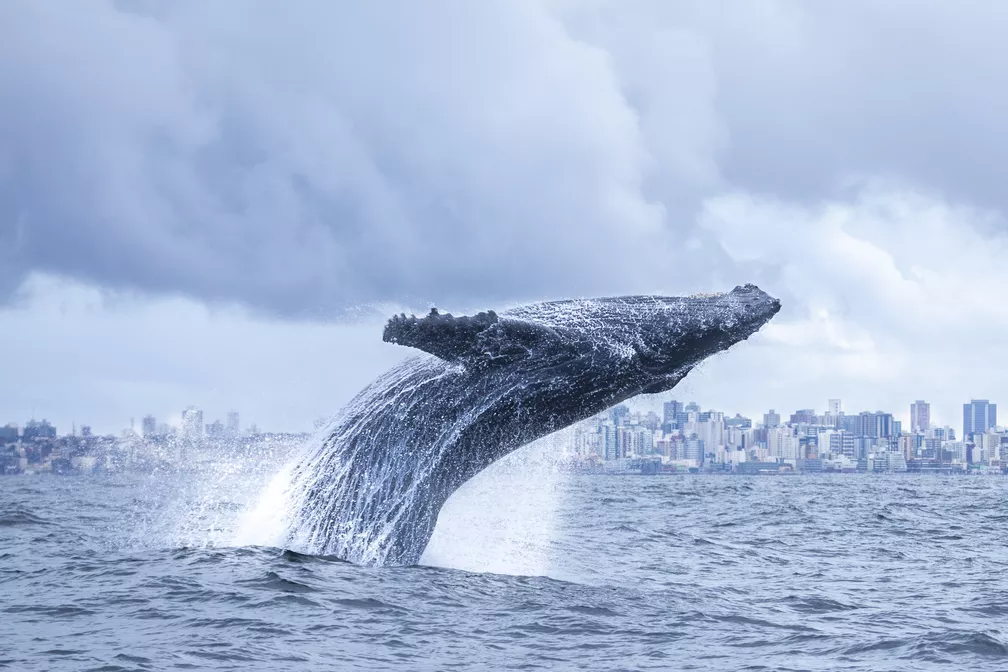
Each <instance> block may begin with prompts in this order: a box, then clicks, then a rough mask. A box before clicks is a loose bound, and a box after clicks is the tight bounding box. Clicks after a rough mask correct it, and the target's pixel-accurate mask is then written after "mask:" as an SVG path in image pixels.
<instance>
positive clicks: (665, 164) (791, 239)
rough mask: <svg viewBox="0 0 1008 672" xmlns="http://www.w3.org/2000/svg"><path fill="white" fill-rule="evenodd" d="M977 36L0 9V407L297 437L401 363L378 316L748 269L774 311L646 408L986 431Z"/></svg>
mask: <svg viewBox="0 0 1008 672" xmlns="http://www.w3.org/2000/svg"><path fill="white" fill-rule="evenodd" d="M1006 29H1008V5H1005V4H1001V3H990V2H969V1H967V2H961V3H954V5H953V4H952V3H947V2H942V1H938V0H935V1H932V0H891V1H890V2H886V3H876V2H868V1H860V2H859V1H850V2H844V3H810V2H790V1H784V0H779V1H760V0H753V1H752V2H746V3H741V2H711V1H710V0H704V1H698V2H689V1H681V2H667V1H666V0H636V1H635V0H626V1H624V0H619V1H616V0H611V1H604V0H536V1H532V0H500V1H493V0H486V1H485V2H480V3H473V2H466V1H464V0H430V1H429V2H425V3H415V2H408V1H406V0H402V1H391V0H390V1H380V0H379V1H376V2H370V3H349V2H331V1H329V0H318V1H315V0H300V1H299V2H297V3H276V2H257V1H254V0H247V1H246V0H243V1H237V0H233V1H232V0H219V1H218V2H213V3H207V2H203V1H202V0H175V1H173V2H161V1H159V0H119V1H112V0H77V1H76V2H73V3H66V2H63V3H60V2H48V1H43V2H39V1H37V0H8V1H7V2H3V3H0V109H2V110H3V114H2V115H0V367H2V370H3V371H4V375H3V376H2V380H3V382H2V383H0V423H3V422H6V421H12V422H16V423H19V424H23V423H24V422H25V421H26V420H27V419H28V418H30V417H33V416H34V417H36V418H42V417H46V418H48V419H50V420H51V421H53V422H54V423H56V424H57V427H58V429H59V430H60V432H64V431H69V430H70V428H71V427H72V426H73V425H74V424H76V425H77V426H79V425H81V424H89V425H91V426H92V427H93V428H94V429H95V430H96V431H101V432H118V431H119V430H121V429H123V428H125V427H128V426H129V423H130V419H131V418H133V419H134V421H135V422H136V424H137V426H139V422H140V418H142V417H143V416H144V415H146V414H148V413H152V414H154V415H156V416H157V417H158V418H159V420H162V421H167V422H177V420H178V417H179V416H180V414H181V411H182V409H183V408H185V407H186V406H189V405H197V406H200V407H202V408H203V409H204V410H205V418H206V421H208V422H209V421H212V420H213V419H215V418H220V419H222V420H223V419H224V417H225V414H226V413H227V412H228V411H230V410H237V411H239V412H240V413H241V415H242V419H243V423H244V424H246V425H247V424H249V423H252V422H255V423H256V424H257V425H259V426H260V427H262V428H265V429H272V430H278V431H279V430H299V429H308V428H310V427H311V424H312V422H313V421H314V420H315V419H316V418H319V417H321V416H326V415H330V414H332V413H335V412H337V411H338V409H339V407H340V406H341V405H342V404H343V403H345V402H346V401H347V400H348V399H349V398H350V397H351V396H352V395H353V394H354V393H356V392H357V391H358V390H359V389H361V388H362V387H363V386H364V385H366V384H367V382H369V381H370V380H371V379H372V378H373V377H374V376H376V375H377V374H379V373H381V372H382V371H383V370H384V369H386V368H387V367H388V366H389V365H391V364H392V363H394V362H396V361H399V360H400V359H401V358H402V357H404V356H406V355H408V354H409V353H408V351H406V350H405V349H403V348H399V347H397V346H393V345H387V344H384V343H382V342H381V329H382V325H383V322H384V319H385V318H386V317H387V315H388V314H390V313H391V312H393V311H399V310H406V311H411V310H413V311H418V312H419V311H424V310H426V309H428V308H429V307H430V306H432V305H436V306H438V307H439V308H441V309H444V310H451V311H453V312H456V313H458V312H471V311H475V310H485V309H487V308H493V309H501V308H504V307H507V306H511V305H517V304H521V303H525V302H529V301H538V300H544V299H555V298H564V297H570V296H599V295H618V294H626V293H660V294H682V293H690V292H696V291H719V290H729V289H731V288H732V287H734V286H735V285H737V284H742V283H745V282H753V283H756V284H758V285H759V286H760V287H762V288H763V289H765V290H766V291H768V292H769V293H771V294H773V295H775V296H778V297H779V298H780V299H781V300H782V302H783V306H784V307H783V309H782V311H781V313H780V314H779V315H778V316H777V317H776V318H775V319H774V320H773V322H772V323H771V324H770V325H768V326H767V327H766V328H765V329H764V330H763V331H762V332H760V334H758V335H757V336H756V337H754V338H753V339H751V340H750V341H748V342H746V343H745V344H743V345H740V346H738V347H736V348H734V349H732V350H731V351H730V352H729V353H726V354H724V355H720V356H718V357H716V358H714V359H713V360H711V361H710V362H709V363H708V364H707V365H705V366H704V367H702V368H701V369H700V370H698V371H695V372H694V373H692V374H690V376H689V377H688V378H687V380H686V381H685V382H684V383H683V384H682V385H681V386H680V388H677V390H676V391H675V393H674V396H677V397H679V398H683V399H686V398H695V399H696V400H697V401H698V402H700V403H701V404H703V405H704V406H705V407H711V406H713V407H715V408H718V409H720V410H724V411H726V412H730V413H734V412H736V411H740V412H742V413H746V414H750V415H752V416H754V417H760V416H761V414H762V413H763V412H764V411H766V410H767V409H768V408H770V407H774V408H776V409H778V410H782V411H785V412H790V411H793V410H794V409H797V408H805V407H813V408H816V409H818V410H820V411H821V410H823V409H824V408H825V406H826V403H827V399H829V398H834V397H839V398H841V399H843V402H844V409H845V410H846V411H848V412H857V411H859V410H877V409H885V410H890V411H893V412H894V413H895V414H896V415H897V417H898V418H900V417H902V418H903V419H904V420H906V419H908V416H909V405H910V403H911V402H912V401H914V400H915V399H926V400H928V401H930V402H931V403H932V416H933V417H934V418H935V419H936V420H937V421H938V422H941V423H944V424H950V425H952V426H953V427H954V428H957V429H958V428H959V426H960V423H961V405H962V403H963V402H965V401H968V400H969V399H970V398H990V399H991V400H992V401H995V402H996V401H1002V404H1003V405H1005V410H1004V411H1003V412H1002V416H1005V417H1008V416H1006V414H1008V357H1006V355H1005V348H1004V343H1005V342H1006V335H1008V310H1006V308H1005V306H1006V305H1008V301H1006V299H1008V297H1006V291H1008V278H1006V273H1008V271H1006V269H1008V264H1006V263H1005V260H1006V259H1008V220H1006V216H1008V192H1006V191H1005V190H1004V189H1003V187H1002V181H1001V172H1002V170H1003V167H1004V166H1005V165H1008V89H1006V88H1005V87H1004V86H1003V73H1004V72H1005V71H1006V69H1008V44H1005V42H1004V40H1003V39H1002V38H1003V35H1004V33H1005V30H1006ZM645 403H651V404H654V403H658V400H648V401H647V402H645ZM1001 421H1002V423H1006V420H1005V418H1004V417H1002V419H1001Z"/></svg>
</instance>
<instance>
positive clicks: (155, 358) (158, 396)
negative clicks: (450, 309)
mask: <svg viewBox="0 0 1008 672" xmlns="http://www.w3.org/2000/svg"><path fill="white" fill-rule="evenodd" d="M382 327H383V321H381V320H374V319H372V320H368V321H365V322H361V323H358V324H322V323H314V324H300V323H286V322H278V321H276V320H272V319H262V318H258V317H256V316H254V315H251V314H249V312H248V311H247V310H245V309H242V308H239V307H234V306H216V307H214V308H212V309H211V308H208V307H206V306H204V305H201V304H200V303H197V302H194V301H192V300H189V299H184V298H166V299H158V300H150V299H146V298H144V297H143V296H140V295H129V294H112V295H110V294H108V293H105V292H101V291H99V290H98V289H95V288H93V287H86V286H82V285H79V284H76V283H68V282H65V281H60V280H56V279H54V278H52V277H48V276H39V275H36V276H33V277H32V279H31V281H30V282H29V283H28V285H27V286H26V288H25V292H24V296H23V297H22V299H21V300H20V301H19V302H18V303H17V304H16V305H15V306H10V307H8V308H6V309H4V310H0V334H2V344H3V347H2V348H0V370H3V372H4V380H6V381H8V382H9V383H12V384H10V385H5V386H4V388H3V389H4V393H3V394H2V395H0V402H2V403H0V412H2V413H3V414H4V416H5V417H0V424H3V423H6V422H15V423H17V424H23V423H24V422H25V421H26V420H28V419H29V418H30V417H31V416H32V413H33V412H34V414H35V416H36V417H37V418H38V419H41V418H42V417H46V418H48V419H49V420H50V421H51V422H53V423H55V424H56V425H57V429H58V430H59V431H60V432H61V433H62V432H69V431H70V429H71V424H72V423H76V424H77V426H78V428H79V427H80V425H82V424H88V425H91V426H92V427H93V429H94V430H95V431H97V432H102V433H118V432H119V431H120V430H121V429H124V428H126V427H128V426H129V421H130V419H131V418H133V419H135V422H136V428H137V429H138V430H139V428H140V421H141V418H142V417H143V416H144V415H146V414H147V413H152V414H154V415H155V416H156V417H157V418H158V420H159V422H175V423H176V424H177V423H178V420H179V416H180V415H181V411H182V409H183V408H185V407H186V406H189V405H190V404H192V405H196V406H199V407H201V408H203V409H204V412H205V413H204V420H205V421H206V422H207V423H209V422H213V420H215V419H220V420H221V421H224V420H225V419H226V413H227V412H228V411H231V410H237V411H239V412H240V413H241V418H242V422H243V424H244V425H245V426H246V427H247V426H248V425H250V424H252V423H255V424H257V425H258V426H259V427H260V428H262V429H265V430H272V431H307V430H310V429H311V428H312V423H313V421H314V420H316V419H317V418H319V417H322V416H328V415H331V414H332V413H335V412H336V411H337V410H338V409H339V407H340V406H342V405H343V404H344V403H345V402H346V401H348V400H349V399H350V398H351V397H352V396H353V395H355V394H356V393H357V392H359V391H360V390H361V389H362V388H363V387H364V386H365V385H367V384H368V383H369V382H371V380H372V379H374V378H375V377H376V376H377V375H378V374H380V373H381V372H382V371H384V370H385V369H386V368H388V367H389V366H391V365H392V364H393V363H395V362H398V361H400V360H401V359H402V358H403V357H406V356H408V355H410V354H411V353H410V351H408V350H406V349H405V348H400V347H397V346H394V345H388V344H386V343H383V342H382V339H381V333H382Z"/></svg>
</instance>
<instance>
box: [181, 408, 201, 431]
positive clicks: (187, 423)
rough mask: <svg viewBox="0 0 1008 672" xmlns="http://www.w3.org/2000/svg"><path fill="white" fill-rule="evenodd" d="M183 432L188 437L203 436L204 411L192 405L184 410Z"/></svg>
mask: <svg viewBox="0 0 1008 672" xmlns="http://www.w3.org/2000/svg"><path fill="white" fill-rule="evenodd" d="M182 434H183V435H185V437H186V438H187V439H197V438H200V437H201V436H203V411H202V410H201V409H198V408H196V407H195V406H190V407H189V408H187V409H185V410H184V411H182Z"/></svg>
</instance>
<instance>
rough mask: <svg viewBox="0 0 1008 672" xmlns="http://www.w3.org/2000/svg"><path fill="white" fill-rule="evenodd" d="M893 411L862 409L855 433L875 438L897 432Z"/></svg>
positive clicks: (886, 436) (885, 436)
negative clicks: (873, 411)
mask: <svg viewBox="0 0 1008 672" xmlns="http://www.w3.org/2000/svg"><path fill="white" fill-rule="evenodd" d="M895 429H896V428H895V426H894V423H893V416H892V413H884V412H883V411H876V412H875V413H872V412H870V411H862V412H861V413H859V414H858V416H857V426H856V430H855V434H857V436H861V437H868V438H873V439H878V438H888V437H890V436H893V435H894V434H895V433H896V432H895Z"/></svg>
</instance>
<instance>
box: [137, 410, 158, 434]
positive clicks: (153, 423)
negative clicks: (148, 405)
mask: <svg viewBox="0 0 1008 672" xmlns="http://www.w3.org/2000/svg"><path fill="white" fill-rule="evenodd" d="M141 428H142V430H143V436H144V438H145V439H149V438H150V437H152V436H154V435H155V434H157V418H155V417H154V416H153V415H147V416H144V419H143V424H142V425H141Z"/></svg>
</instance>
